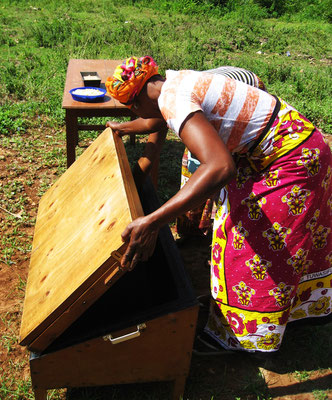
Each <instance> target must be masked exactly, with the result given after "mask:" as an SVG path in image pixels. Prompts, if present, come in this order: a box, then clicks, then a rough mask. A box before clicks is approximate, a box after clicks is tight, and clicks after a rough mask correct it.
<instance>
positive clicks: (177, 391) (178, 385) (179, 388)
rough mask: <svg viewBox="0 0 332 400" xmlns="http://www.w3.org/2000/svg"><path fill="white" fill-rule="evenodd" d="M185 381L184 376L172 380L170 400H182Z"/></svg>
mask: <svg viewBox="0 0 332 400" xmlns="http://www.w3.org/2000/svg"><path fill="white" fill-rule="evenodd" d="M186 379H187V377H186V376H179V377H178V378H176V379H175V380H174V386H173V393H172V400H181V399H182V398H183V393H184V388H185V386H186Z"/></svg>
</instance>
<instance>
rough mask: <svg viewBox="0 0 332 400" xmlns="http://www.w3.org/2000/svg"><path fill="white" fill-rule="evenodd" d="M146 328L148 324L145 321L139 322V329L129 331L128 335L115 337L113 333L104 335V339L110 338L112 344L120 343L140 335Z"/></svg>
mask: <svg viewBox="0 0 332 400" xmlns="http://www.w3.org/2000/svg"><path fill="white" fill-rule="evenodd" d="M145 328H146V325H145V324H144V323H143V324H139V325H137V330H136V331H135V332H131V333H127V334H126V335H123V336H119V337H117V338H113V336H112V335H106V336H103V339H104V340H109V341H110V342H111V343H112V344H118V343H121V342H125V341H126V340H130V339H134V338H135V337H138V336H140V335H141V331H142V330H144V329H145Z"/></svg>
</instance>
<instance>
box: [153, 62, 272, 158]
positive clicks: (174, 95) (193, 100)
mask: <svg viewBox="0 0 332 400" xmlns="http://www.w3.org/2000/svg"><path fill="white" fill-rule="evenodd" d="M247 72H249V71H247ZM158 102H159V108H160V110H161V113H162V114H163V117H164V119H165V120H166V122H167V124H168V126H169V128H170V129H172V130H173V131H174V132H175V133H176V134H177V135H179V132H180V130H181V126H182V124H183V122H184V121H185V119H186V118H187V117H188V116H189V115H190V114H191V113H194V112H196V111H203V113H204V115H205V116H206V118H207V119H208V120H209V121H210V123H211V124H212V125H213V126H214V128H215V129H216V131H217V132H218V133H219V135H220V137H221V138H222V139H223V141H224V143H226V145H227V147H228V149H229V150H230V151H231V152H234V153H236V152H239V153H243V152H246V151H247V150H248V148H250V145H251V144H252V143H254V141H255V139H256V138H257V137H258V136H259V135H260V134H261V133H262V131H263V130H264V128H265V126H266V125H267V123H268V121H269V119H270V118H271V116H272V113H273V110H274V107H275V105H276V100H275V98H274V97H273V96H271V95H270V94H268V93H266V92H264V91H262V90H259V89H257V88H255V87H252V86H249V85H247V84H246V83H243V82H239V81H235V80H234V79H230V78H228V77H226V76H224V75H223V74H222V75H221V74H212V73H209V72H198V71H189V70H184V71H172V70H169V71H167V72H166V82H165V83H164V85H163V88H162V91H161V95H160V96H159V99H158Z"/></svg>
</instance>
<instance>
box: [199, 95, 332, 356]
mask: <svg viewBox="0 0 332 400" xmlns="http://www.w3.org/2000/svg"><path fill="white" fill-rule="evenodd" d="M331 164H332V156H331V150H330V148H329V146H328V145H327V144H326V143H325V142H324V139H323V136H322V134H321V133H320V132H319V131H318V130H317V129H315V127H314V126H313V125H312V124H311V123H310V122H309V121H308V120H307V119H306V118H305V117H303V116H302V115H301V114H299V113H298V112H297V111H296V110H294V109H293V108H292V107H290V106H289V105H288V104H287V103H285V102H283V101H282V100H281V109H280V112H279V114H278V117H277V118H276V120H275V122H274V123H273V125H272V127H271V128H270V130H269V132H268V133H267V134H266V136H265V138H263V140H262V141H261V142H260V143H259V145H258V146H257V147H256V148H255V150H254V151H253V152H252V153H251V154H250V155H249V156H248V155H246V156H245V157H240V159H239V162H238V174H237V177H236V179H234V180H233V181H232V182H231V183H230V184H229V185H228V186H227V187H226V188H224V189H223V190H222V191H221V193H220V198H219V201H218V205H217V213H216V216H215V220H214V227H213V242H212V256H211V292H212V297H213V301H212V302H211V306H210V315H209V319H208V322H207V325H206V327H205V330H206V332H207V333H208V334H209V335H211V336H212V337H213V338H214V339H216V340H217V341H218V342H219V343H220V344H221V345H222V346H223V347H225V348H226V349H232V350H246V351H262V352H270V351H276V350H278V348H279V347H280V345H281V342H282V338H283V335H284V331H285V328H286V325H287V323H288V322H290V321H297V320H301V319H305V318H312V317H326V316H328V315H329V314H330V313H331V306H332V303H331V298H332V289H331V287H332V245H331V244H332V240H331V238H332V232H331V230H332V225H331V222H332V218H331V215H332V195H331V175H332V173H331V172H332V167H331Z"/></svg>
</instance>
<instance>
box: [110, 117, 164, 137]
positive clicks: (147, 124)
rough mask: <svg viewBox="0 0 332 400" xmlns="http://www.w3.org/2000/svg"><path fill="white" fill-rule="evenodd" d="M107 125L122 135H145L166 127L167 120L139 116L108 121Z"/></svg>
mask: <svg viewBox="0 0 332 400" xmlns="http://www.w3.org/2000/svg"><path fill="white" fill-rule="evenodd" d="M106 126H107V127H110V128H111V129H112V130H113V131H114V132H115V133H116V134H117V135H119V136H120V137H122V136H126V135H143V134H149V133H152V132H156V131H159V130H161V129H165V126H166V124H165V121H164V120H162V119H159V118H149V119H144V118H137V119H134V120H132V121H126V122H115V121H108V122H107V123H106Z"/></svg>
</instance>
